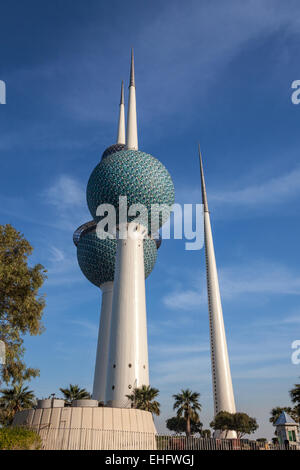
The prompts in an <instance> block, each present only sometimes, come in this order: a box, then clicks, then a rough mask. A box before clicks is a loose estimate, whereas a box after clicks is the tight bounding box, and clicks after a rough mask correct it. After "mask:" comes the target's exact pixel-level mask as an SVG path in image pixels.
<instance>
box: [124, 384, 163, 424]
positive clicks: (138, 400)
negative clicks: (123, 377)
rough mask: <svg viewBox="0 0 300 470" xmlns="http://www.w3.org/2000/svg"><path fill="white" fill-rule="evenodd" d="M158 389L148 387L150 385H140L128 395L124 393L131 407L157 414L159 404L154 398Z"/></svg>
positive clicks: (158, 412)
mask: <svg viewBox="0 0 300 470" xmlns="http://www.w3.org/2000/svg"><path fill="white" fill-rule="evenodd" d="M158 394H159V390H157V388H153V387H150V385H142V386H141V387H136V388H134V390H133V392H132V393H131V394H130V395H126V398H128V399H129V400H130V401H131V408H137V409H139V410H144V411H150V413H152V414H154V415H157V416H159V414H160V404H159V402H158V401H156V400H155V398H156V397H157V396H158Z"/></svg>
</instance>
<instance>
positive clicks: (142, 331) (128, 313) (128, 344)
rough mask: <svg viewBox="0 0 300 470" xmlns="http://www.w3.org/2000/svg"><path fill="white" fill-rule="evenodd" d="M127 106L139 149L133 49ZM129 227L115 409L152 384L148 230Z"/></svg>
mask: <svg viewBox="0 0 300 470" xmlns="http://www.w3.org/2000/svg"><path fill="white" fill-rule="evenodd" d="M128 106H129V107H128V121H127V142H126V146H127V148H128V149H134V150H138V139H137V118H136V100H135V78H134V61H133V52H132V54H131V70H130V87H129V105H128ZM126 229H127V238H126V239H122V238H120V236H119V238H118V241H117V253H116V265H115V279H114V289H113V301H112V317H111V330H110V353H109V363H108V380H107V388H106V400H107V405H108V406H112V407H116V408H126V407H130V402H129V400H128V398H126V395H130V394H131V393H132V391H133V389H134V388H135V387H141V386H142V385H149V366H148V342H147V319H146V294H145V270H144V245H143V244H144V242H143V239H144V237H145V236H146V235H147V230H146V228H145V227H143V226H141V225H139V224H137V223H135V222H131V223H130V224H128V226H127V227H121V228H120V231H121V230H122V231H124V230H126ZM119 234H120V232H119Z"/></svg>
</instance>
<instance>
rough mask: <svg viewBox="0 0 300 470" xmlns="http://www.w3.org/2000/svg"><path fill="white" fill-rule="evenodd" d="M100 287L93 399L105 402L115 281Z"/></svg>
mask: <svg viewBox="0 0 300 470" xmlns="http://www.w3.org/2000/svg"><path fill="white" fill-rule="evenodd" d="M100 289H101V290H102V303H101V315H100V325H99V334H98V344H97V355H96V365H95V374H94V386H93V399H94V400H98V401H102V402H103V403H104V402H105V399H106V397H105V393H106V381H107V368H108V356H109V338H110V328H111V308H112V295H113V282H105V283H104V284H102V285H101V286H100Z"/></svg>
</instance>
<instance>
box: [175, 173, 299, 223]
mask: <svg viewBox="0 0 300 470" xmlns="http://www.w3.org/2000/svg"><path fill="white" fill-rule="evenodd" d="M234 183H235V182H234ZM207 193H208V203H209V206H210V207H211V208H217V207H220V206H222V208H223V209H226V208H231V207H234V208H237V207H239V206H240V207H245V206H247V208H248V209H249V208H251V209H253V210H255V209H259V210H260V211H261V210H264V211H265V210H267V209H268V208H270V206H275V205H279V204H283V203H285V202H286V201H288V200H291V199H293V198H296V197H299V195H300V168H295V169H294V170H291V171H290V172H289V173H286V174H284V175H281V176H278V177H273V178H270V179H266V180H265V181H262V182H260V183H257V184H255V185H250V186H245V187H244V188H240V189H235V190H231V191H228V190H226V189H224V190H222V189H221V190H214V189H212V190H209V188H207ZM176 201H178V203H181V204H183V203H195V202H198V203H200V201H201V192H200V180H199V187H197V188H179V189H178V190H176ZM234 213H235V214H236V212H234ZM215 215H217V216H218V212H216V213H214V216H215Z"/></svg>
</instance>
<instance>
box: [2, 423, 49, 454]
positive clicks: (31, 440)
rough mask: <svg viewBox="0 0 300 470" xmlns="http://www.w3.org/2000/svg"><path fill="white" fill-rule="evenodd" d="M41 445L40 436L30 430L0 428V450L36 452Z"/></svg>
mask: <svg viewBox="0 0 300 470" xmlns="http://www.w3.org/2000/svg"><path fill="white" fill-rule="evenodd" d="M41 445H42V441H41V438H40V436H39V435H38V434H37V433H36V432H35V431H32V430H31V429H26V428H21V427H5V428H0V450H38V449H40V448H41Z"/></svg>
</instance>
